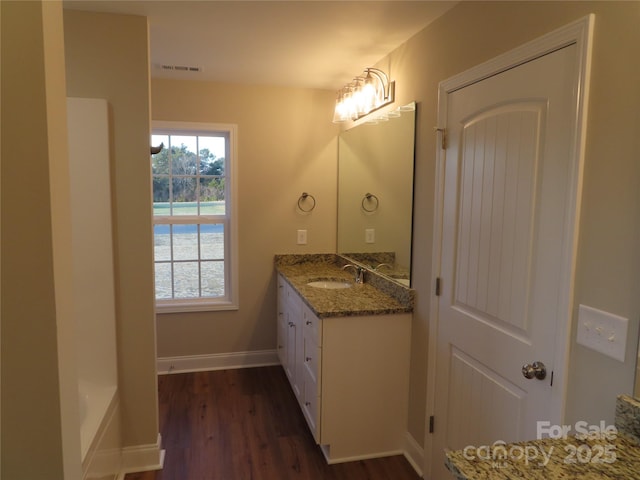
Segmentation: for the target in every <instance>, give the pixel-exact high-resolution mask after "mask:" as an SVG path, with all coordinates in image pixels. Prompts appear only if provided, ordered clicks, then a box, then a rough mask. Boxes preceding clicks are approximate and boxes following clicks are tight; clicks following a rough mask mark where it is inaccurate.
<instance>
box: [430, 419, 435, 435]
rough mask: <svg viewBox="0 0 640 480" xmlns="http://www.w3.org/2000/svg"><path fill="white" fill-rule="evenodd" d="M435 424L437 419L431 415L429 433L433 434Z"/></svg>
mask: <svg viewBox="0 0 640 480" xmlns="http://www.w3.org/2000/svg"><path fill="white" fill-rule="evenodd" d="M434 422H435V417H434V416H433V415H431V416H430V417H429V433H433V424H434Z"/></svg>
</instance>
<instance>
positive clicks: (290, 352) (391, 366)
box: [278, 275, 411, 463]
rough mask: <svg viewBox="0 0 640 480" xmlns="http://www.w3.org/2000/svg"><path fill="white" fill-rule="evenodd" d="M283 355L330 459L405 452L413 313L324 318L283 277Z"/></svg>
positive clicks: (315, 433)
mask: <svg viewBox="0 0 640 480" xmlns="http://www.w3.org/2000/svg"><path fill="white" fill-rule="evenodd" d="M278 317H279V319H278V348H279V354H280V361H281V363H282V366H283V367H284V369H285V371H286V372H287V376H288V377H289V380H290V382H291V386H292V388H293V390H294V392H296V396H297V397H298V402H299V404H300V408H301V409H302V412H303V414H304V417H305V419H306V421H307V424H308V425H309V428H310V430H311V433H312V434H313V437H314V438H315V440H316V442H317V443H318V444H319V445H320V446H321V448H322V451H323V453H324V455H325V457H326V459H327V461H328V462H329V463H337V462H344V461H350V460H356V459H361V458H371V457H378V456H385V455H392V454H398V453H401V452H402V451H403V442H404V436H405V432H406V423H407V408H408V407H407V406H408V391H409V351H410V337H411V314H410V313H402V314H382V315H363V316H341V317H329V318H322V319H320V318H318V317H317V316H316V315H315V314H314V313H313V311H312V310H311V308H309V306H308V305H307V304H306V303H305V302H304V301H303V300H302V298H300V296H299V295H298V294H297V293H296V291H295V290H294V289H293V288H292V287H291V286H290V285H289V284H288V283H287V282H286V281H285V280H284V278H282V276H281V275H278Z"/></svg>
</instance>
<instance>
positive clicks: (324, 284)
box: [307, 280, 353, 290]
mask: <svg viewBox="0 0 640 480" xmlns="http://www.w3.org/2000/svg"><path fill="white" fill-rule="evenodd" d="M307 285H308V286H310V287H313V288H324V289H327V290H339V289H342V288H350V287H351V286H352V285H353V283H351V282H348V281H346V280H314V281H313V282H309V283H307Z"/></svg>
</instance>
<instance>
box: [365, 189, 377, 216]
mask: <svg viewBox="0 0 640 480" xmlns="http://www.w3.org/2000/svg"><path fill="white" fill-rule="evenodd" d="M372 199H373V200H372ZM365 202H375V206H374V207H373V208H367V207H365V205H364V204H365ZM378 205H380V200H378V197H376V196H375V195H374V194H373V193H369V192H367V193H365V194H364V197H363V199H362V209H363V210H364V211H365V212H369V213H373V212H375V211H376V210H378Z"/></svg>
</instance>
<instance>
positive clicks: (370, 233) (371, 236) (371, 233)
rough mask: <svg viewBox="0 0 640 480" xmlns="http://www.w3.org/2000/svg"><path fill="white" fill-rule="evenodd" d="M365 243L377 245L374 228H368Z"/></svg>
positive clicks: (365, 232)
mask: <svg viewBox="0 0 640 480" xmlns="http://www.w3.org/2000/svg"><path fill="white" fill-rule="evenodd" d="M364 241H365V243H376V230H375V229H374V228H367V229H365V231H364Z"/></svg>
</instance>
